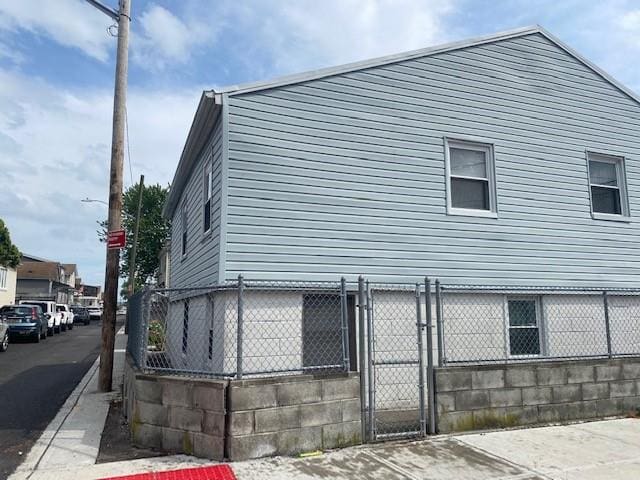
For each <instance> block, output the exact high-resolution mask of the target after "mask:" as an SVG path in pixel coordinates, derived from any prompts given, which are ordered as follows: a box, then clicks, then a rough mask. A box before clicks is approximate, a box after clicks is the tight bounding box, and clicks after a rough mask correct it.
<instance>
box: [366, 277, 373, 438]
mask: <svg viewBox="0 0 640 480" xmlns="http://www.w3.org/2000/svg"><path fill="white" fill-rule="evenodd" d="M366 285H367V293H366V295H367V339H368V341H367V388H368V390H369V392H368V397H369V398H368V403H369V410H368V413H369V418H368V419H367V420H368V421H367V429H368V436H367V437H368V439H369V441H373V440H374V439H375V431H374V430H375V420H374V415H375V404H374V402H375V398H374V388H375V386H374V385H373V334H374V333H373V298H371V289H370V287H369V281H368V280H367V283H366Z"/></svg>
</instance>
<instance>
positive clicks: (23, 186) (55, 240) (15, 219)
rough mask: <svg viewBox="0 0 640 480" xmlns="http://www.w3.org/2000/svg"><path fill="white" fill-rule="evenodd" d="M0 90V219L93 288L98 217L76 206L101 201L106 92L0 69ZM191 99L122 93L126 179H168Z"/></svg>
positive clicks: (97, 276)
mask: <svg viewBox="0 0 640 480" xmlns="http://www.w3.org/2000/svg"><path fill="white" fill-rule="evenodd" d="M0 84H1V85H2V86H3V89H2V90H0V132H2V134H0V184H1V185H3V186H5V188H2V189H0V218H3V219H5V220H6V221H7V223H8V225H9V227H10V229H11V233H12V237H13V240H14V241H15V242H16V244H17V245H18V247H19V248H20V249H22V250H24V251H27V252H30V253H33V254H35V255H39V256H42V257H45V258H54V259H58V260H60V261H65V262H73V263H78V264H79V268H80V274H81V275H82V277H83V278H84V279H85V280H87V281H89V282H94V283H101V282H102V276H103V271H104V266H103V265H104V246H103V245H102V244H100V243H99V242H98V241H97V236H96V233H95V231H96V227H97V225H96V221H97V220H101V219H103V218H104V217H105V216H106V209H105V207H104V206H103V205H102V204H99V203H92V204H85V203H81V202H80V200H81V199H82V198H85V197H90V198H96V199H100V200H106V199H107V192H108V181H109V177H108V171H109V161H110V143H111V113H112V105H113V99H112V91H111V90H105V91H95V90H91V89H87V90H75V91H70V90H63V89H62V90H61V89H60V88H58V87H53V86H52V85H50V84H48V83H47V82H46V81H44V80H41V79H35V78H28V77H25V76H22V75H20V74H18V73H15V72H8V71H2V70H0ZM199 94H200V89H189V90H188V91H186V92H168V91H154V92H151V91H147V90H137V89H132V90H131V91H130V94H129V102H128V107H129V111H130V114H129V133H130V136H131V156H132V162H133V174H134V176H137V175H139V174H140V173H144V174H145V177H146V181H147V183H149V184H151V183H156V182H158V183H161V184H167V183H168V182H169V181H170V179H171V178H172V175H173V172H174V170H175V166H176V164H177V160H178V158H179V155H180V152H181V151H182V146H183V143H184V139H185V138H186V134H187V131H188V128H189V125H190V122H191V119H192V116H193V112H194V110H195V107H196V105H197V100H198V96H199ZM134 181H136V180H135V178H134ZM130 183H131V181H130V178H129V169H128V166H127V165H126V164H125V185H129V184H130ZM6 186H10V188H6Z"/></svg>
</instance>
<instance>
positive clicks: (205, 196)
mask: <svg viewBox="0 0 640 480" xmlns="http://www.w3.org/2000/svg"><path fill="white" fill-rule="evenodd" d="M202 190H203V191H202V231H203V233H205V234H207V233H210V232H211V227H212V225H211V224H212V222H211V209H212V207H213V164H212V162H211V157H209V158H208V159H207V161H206V163H205V165H204V169H203V185H202ZM207 202H209V228H205V222H204V221H205V212H206V211H207Z"/></svg>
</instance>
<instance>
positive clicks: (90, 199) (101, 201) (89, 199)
mask: <svg viewBox="0 0 640 480" xmlns="http://www.w3.org/2000/svg"><path fill="white" fill-rule="evenodd" d="M80 201H81V202H84V203H93V202H96V203H102V204H104V205H106V206H109V204H108V203H107V202H105V201H104V200H96V199H95V198H89V197H87V198H83V199H82V200H80Z"/></svg>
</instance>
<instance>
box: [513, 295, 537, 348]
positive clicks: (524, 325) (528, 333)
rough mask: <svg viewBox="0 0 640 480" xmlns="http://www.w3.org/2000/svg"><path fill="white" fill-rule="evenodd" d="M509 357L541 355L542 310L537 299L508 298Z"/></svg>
mask: <svg viewBox="0 0 640 480" xmlns="http://www.w3.org/2000/svg"><path fill="white" fill-rule="evenodd" d="M507 315H508V316H509V319H508V320H509V355H511V356H522V355H540V353H541V349H540V344H541V342H540V338H541V337H540V308H539V300H538V298H535V297H524V298H508V299H507Z"/></svg>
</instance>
